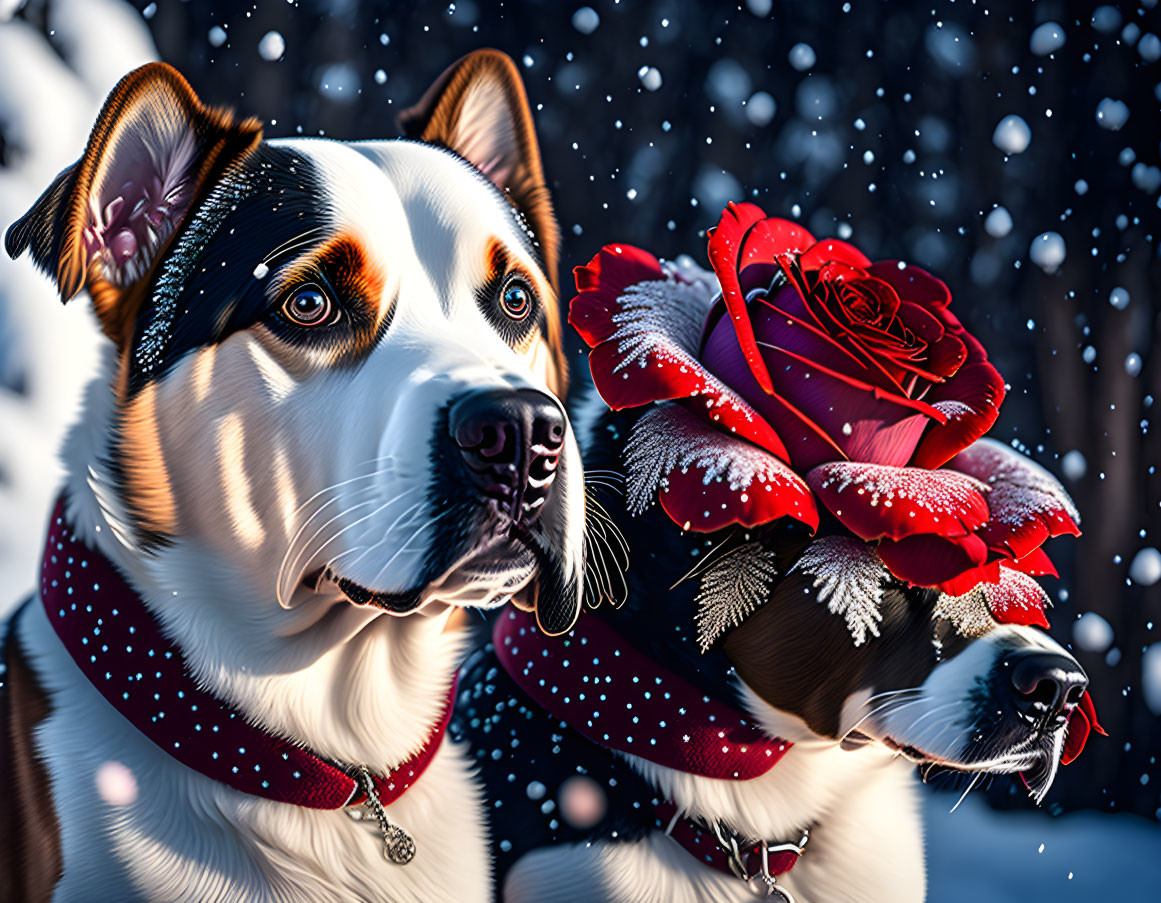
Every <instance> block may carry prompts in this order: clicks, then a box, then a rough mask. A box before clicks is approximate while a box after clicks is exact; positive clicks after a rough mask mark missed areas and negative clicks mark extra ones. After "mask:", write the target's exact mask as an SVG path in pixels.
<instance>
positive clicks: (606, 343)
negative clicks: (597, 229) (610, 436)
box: [573, 252, 789, 460]
mask: <svg viewBox="0 0 1161 903" xmlns="http://www.w3.org/2000/svg"><path fill="white" fill-rule="evenodd" d="M624 256H625V255H616V254H615V252H609V254H608V255H606V256H603V257H602V259H601V260H600V261H599V263H598V268H597V270H596V271H595V272H594V271H593V270H591V269H588V270H586V271H585V274H584V275H583V276H582V277H581V279H582V281H583V282H584V284H586V285H598V286H601V285H602V284H603V280H605V279H608V280H609V285H610V286H615V287H616V290H617V291H618V294H617V296H616V299H615V302H613V303H609V302H608V301H607V295H608V292H606V291H605V290H604V289H603V287H601V288H600V289H599V290H598V289H590V290H588V291H586V293H584V294H582V295H580V296H578V298H577V299H575V300H574V302H573V309H574V311H576V312H577V317H578V319H579V318H581V317H583V318H584V323H585V328H586V329H588V330H589V331H590V334H591V335H592V336H593V337H597V336H600V335H605V336H606V338H605V339H604V340H603V341H601V342H599V343H598V344H597V345H596V347H595V348H594V349H593V350H592V352H590V354H589V369H590V370H591V371H592V375H593V384H594V385H595V386H596V388H597V391H598V392H599V393H600V395H601V398H603V399H604V400H605V403H606V404H608V405H609V407H611V408H612V409H613V410H620V409H621V408H627V407H636V406H638V405H643V404H649V403H650V402H653V401H662V400H667V399H673V398H682V399H693V398H698V399H700V403H701V404H702V405H703V407H702V408H701V410H703V411H704V414H705V416H706V417H707V418H708V419H709V420H712V421H715V422H717V423H720V424H721V425H722V426H723V427H724V428H725V429H727V430H729V431H730V432H733V433H737V434H738V435H739V436H742V437H744V438H746V439H749V440H751V441H753V442H756V443H758V444H759V445H761V446H762V447H763V448H766V449H768V450H769V451H771V452H773V453H774V454H776V455H779V456H780V457H784V458H785V459H786V460H789V453H788V452H787V450H786V446H785V445H783V443H782V440H781V439H779V437H778V434H777V433H775V432H774V429H773V427H771V426H770V424H769V423H767V422H766V421H765V420H763V419H762V417H761V415H759V414H758V413H757V412H756V411H754V409H753V408H752V407H750V405H749V404H748V403H747V402H746V401H744V400H743V399H742V397H741V396H740V395H738V393H737V392H735V391H734V390H733V389H731V388H730V387H729V386H727V385H726V384H725V383H723V382H722V381H721V380H719V379H718V378H717V377H716V376H714V375H713V374H712V373H710V372H709V371H708V370H707V369H706V368H705V367H703V366H702V364H701V363H700V362H699V361H698V360H697V358H696V353H697V348H698V345H699V343H700V341H701V327H702V323H703V322H704V321H705V318H706V312H707V311H708V310H709V308H710V307H711V306H712V303H713V300H714V298H713V290H712V287H711V283H710V281H709V280H708V279H696V278H684V277H683V276H682V274H681V273H680V272H678V271H676V270H674V269H673V268H668V269H667V268H665V267H662V268H660V269H659V270H658V271H657V272H659V273H660V274H661V277H662V278H660V279H652V280H649V281H646V282H637V283H632V284H629V285H624V284H622V283H623V282H624V278H626V276H627V274H628V275H639V274H641V273H642V272H645V273H648V272H652V269H651V267H650V265H649V263H648V261H647V260H646V261H642V259H641V258H639V257H635V256H634V255H629V261H628V266H629V269H628V271H626V269H625V266H624V265H623V264H622V263H620V258H621V257H624ZM592 279H596V280H597V282H596V283H593V282H591V281H590V280H592ZM608 291H609V292H611V291H612V288H610V289H609V290H608ZM582 299H583V300H584V301H585V303H584V304H581V305H580V307H579V308H578V302H580V301H582ZM590 299H591V303H589V302H590ZM606 313H607V315H608V319H609V321H610V322H611V324H612V326H614V327H615V328H614V330H613V331H612V332H611V333H610V332H608V329H607V328H606V327H605V326H604V325H603V319H602V318H603V317H604V316H605V315H606Z"/></svg>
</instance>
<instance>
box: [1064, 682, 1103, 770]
mask: <svg viewBox="0 0 1161 903" xmlns="http://www.w3.org/2000/svg"><path fill="white" fill-rule="evenodd" d="M1092 731H1096V732H1097V733H1098V734H1100V735H1101V736H1102V737H1107V736H1108V732H1107V731H1105V729H1104V728H1103V727H1101V725H1100V722H1099V721H1097V713H1096V706H1094V705H1093V703H1092V697H1091V696H1090V695H1089V693H1088V691H1087V690H1085V692H1084V695H1083V696H1081V697H1080V702H1079V703H1077V705H1076V708H1074V709H1073V710H1072V712H1071V714H1070V715H1069V716H1068V724H1067V725H1066V726H1065V728H1064V750H1063V752H1062V753H1061V756H1060V764H1061V765H1068V764H1069V763H1071V762H1073V761H1075V759H1076V757H1077V756H1079V755H1080V753H1081V751H1082V750H1083V749H1084V744H1085V742H1086V741H1087V740H1088V738H1089V734H1090V733H1091V732H1092Z"/></svg>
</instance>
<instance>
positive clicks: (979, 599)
mask: <svg viewBox="0 0 1161 903" xmlns="http://www.w3.org/2000/svg"><path fill="white" fill-rule="evenodd" d="M983 588H984V584H982V583H981V584H979V585H978V586H976V587H975V588H974V589H970V590H968V591H967V592H966V593H964V594H963V595H962V596H952V595H948V594H947V593H940V594H939V597H938V598H937V599H936V600H935V609H934V610H933V611H932V614H933V615H934V616H935V617H937V618H941V619H942V620H944V621H950V622H951V625H952V626H953V627H954V628H955V630H956V632H957V633H959V634H960V635H961V636H965V637H968V638H975V637H981V636H983V635H984V634H986V633H988V631H990V630H991V629H992V628H993V627H995V626H996V621H995V618H993V617H992V610H991V609H990V608H989V607H988V600H987V598H986V597H985V596H984V589H983Z"/></svg>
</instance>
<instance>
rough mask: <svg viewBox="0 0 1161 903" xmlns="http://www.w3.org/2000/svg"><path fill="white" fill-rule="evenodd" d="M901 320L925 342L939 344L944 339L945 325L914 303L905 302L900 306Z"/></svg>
mask: <svg viewBox="0 0 1161 903" xmlns="http://www.w3.org/2000/svg"><path fill="white" fill-rule="evenodd" d="M899 319H901V320H902V321H903V322H904V323H905V324H906V325H907V328H908V329H910V330H911V331H912V332H914V333H915V334H916V335H917V336H919V338H921V339H923V341H925V342H928V343H930V342H938V341H939V340H940V339H941V338H943V332H944V330H943V324H942V323H940V322H939V318H938V317H935V316H933V315H932V314H930V313H928V311H927V310H926V308H924V307H923V306H922V305H919V304H916V303H915V302H914V301H904V302H903V303H902V304H900V305H899Z"/></svg>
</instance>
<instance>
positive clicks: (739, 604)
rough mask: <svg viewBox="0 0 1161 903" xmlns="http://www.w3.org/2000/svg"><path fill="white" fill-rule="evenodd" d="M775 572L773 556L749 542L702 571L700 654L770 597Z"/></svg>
mask: <svg viewBox="0 0 1161 903" xmlns="http://www.w3.org/2000/svg"><path fill="white" fill-rule="evenodd" d="M777 576H778V569H777V568H775V567H774V555H773V554H772V553H770V552H769V551H767V550H766V549H764V548H763V547H762V545H761V543H756V542H751V543H747V544H746V545H744V546H741V547H740V548H737V549H735V550H734V551H732V552H730V553H729V554H727V555H725V556H723V557H722V558H721V559H720V560H718V561H717V562H715V563H714V565H713V566H712V567H711V568H709V570H707V571H706V572H705V574H704V575H703V576H702V578H701V586H700V588H699V589H698V593H697V598H696V599H695V600H694V601H695V603H696V605H697V614H696V615H694V622H695V623H696V624H697V645H698V647H699V648H700V649H701V651H702V652H705V651H706V650H707V649H709V647H710V646H712V645H713V644H714V642H715V641H716V640H717V639H718V637H720V636H721V635H722V634H723V633H725V632H726V631H727V630H729V629H731V628H733V627H737V626H738V625H739V624H741V623H742V622H743V621H744V620H745V619H746V618H748V617H749V616H750V615H752V614H753V613H754V612H755V611H756V610H757V609H758V608H759V607H761V606H762V605H763V604H765V603H766V601H767V600H768V599H769V598H770V589H771V586H772V585H773V582H774V578H775V577H777Z"/></svg>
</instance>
